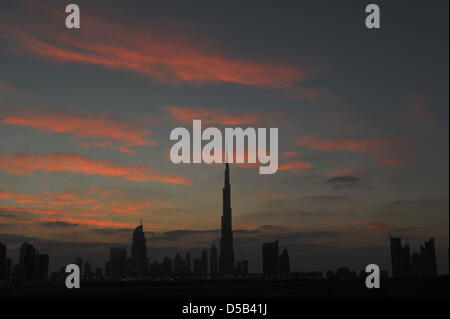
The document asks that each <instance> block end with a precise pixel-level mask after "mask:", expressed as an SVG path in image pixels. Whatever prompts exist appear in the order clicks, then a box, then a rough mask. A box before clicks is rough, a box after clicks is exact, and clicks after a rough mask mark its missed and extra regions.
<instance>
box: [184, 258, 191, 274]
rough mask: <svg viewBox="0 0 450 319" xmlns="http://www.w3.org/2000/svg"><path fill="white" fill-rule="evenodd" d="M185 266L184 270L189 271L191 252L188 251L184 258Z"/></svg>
mask: <svg viewBox="0 0 450 319" xmlns="http://www.w3.org/2000/svg"><path fill="white" fill-rule="evenodd" d="M184 262H185V267H186V272H187V273H190V272H191V271H192V268H191V267H192V266H191V254H190V253H186V258H185V261H184Z"/></svg>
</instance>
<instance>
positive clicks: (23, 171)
mask: <svg viewBox="0 0 450 319" xmlns="http://www.w3.org/2000/svg"><path fill="white" fill-rule="evenodd" d="M0 170H2V171H5V172H7V173H10V174H19V175H30V174H31V173H32V172H34V171H43V172H73V173H81V174H86V175H102V176H108V177H118V178H123V179H124V180H128V181H139V182H145V181H159V182H166V183H173V184H184V185H192V182H191V181H190V180H188V179H186V178H184V177H181V176H167V175H162V174H160V173H158V172H156V170H155V169H153V168H149V167H144V166H124V165H119V164H117V163H116V162H113V161H95V160H91V159H88V158H85V157H83V156H81V155H78V154H50V155H44V154H26V153H20V154H1V153H0Z"/></svg>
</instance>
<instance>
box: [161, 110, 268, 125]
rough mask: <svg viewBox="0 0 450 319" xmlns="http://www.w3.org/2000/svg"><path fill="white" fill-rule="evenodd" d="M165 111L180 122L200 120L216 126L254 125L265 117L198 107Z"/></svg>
mask: <svg viewBox="0 0 450 319" xmlns="http://www.w3.org/2000/svg"><path fill="white" fill-rule="evenodd" d="M166 109H167V110H168V111H169V112H170V114H171V115H172V117H174V118H175V119H176V120H178V121H180V122H191V121H192V120H201V121H202V123H205V124H218V125H242V124H251V123H255V122H257V121H259V120H261V119H264V118H265V117H266V116H265V115H264V114H261V113H241V112H229V111H223V110H216V109H205V108H200V107H176V106H168V107H166Z"/></svg>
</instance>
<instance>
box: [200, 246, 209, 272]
mask: <svg viewBox="0 0 450 319" xmlns="http://www.w3.org/2000/svg"><path fill="white" fill-rule="evenodd" d="M201 256H202V266H201V270H200V271H201V274H202V275H206V274H207V273H208V252H207V251H206V249H203V250H202V254H201Z"/></svg>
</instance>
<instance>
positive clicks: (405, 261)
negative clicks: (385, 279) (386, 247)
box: [390, 237, 411, 278]
mask: <svg viewBox="0 0 450 319" xmlns="http://www.w3.org/2000/svg"><path fill="white" fill-rule="evenodd" d="M390 241H391V262H392V276H393V277H394V278H409V277H411V257H410V251H409V245H408V244H406V245H405V246H402V239H401V238H400V237H391V238H390Z"/></svg>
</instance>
